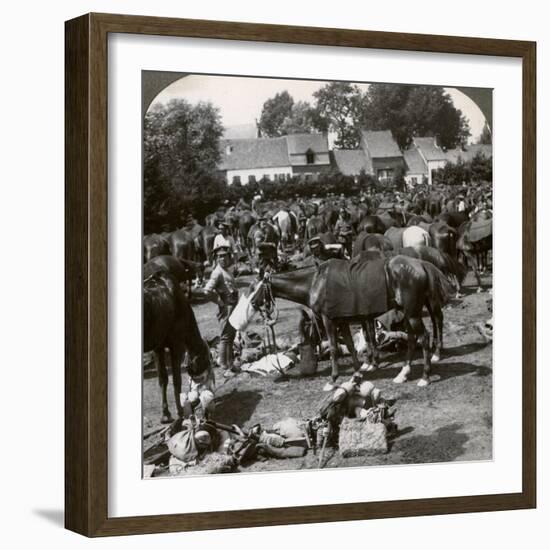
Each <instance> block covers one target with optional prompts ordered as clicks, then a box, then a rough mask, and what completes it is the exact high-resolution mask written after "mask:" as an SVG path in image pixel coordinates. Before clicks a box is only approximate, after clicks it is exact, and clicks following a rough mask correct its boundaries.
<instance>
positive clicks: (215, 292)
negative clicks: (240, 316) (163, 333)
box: [195, 245, 239, 377]
mask: <svg viewBox="0 0 550 550" xmlns="http://www.w3.org/2000/svg"><path fill="white" fill-rule="evenodd" d="M214 256H215V257H216V267H215V268H214V269H213V271H212V274H211V275H210V278H209V279H208V281H207V283H206V284H205V285H204V288H203V289H197V290H196V291H195V295H199V296H200V295H202V296H204V297H206V298H207V299H209V300H211V301H213V302H216V303H217V304H218V321H219V322H220V344H219V350H218V351H219V364H220V366H221V367H223V369H224V376H226V377H227V376H231V373H234V372H238V369H237V368H235V367H234V366H233V342H234V340H235V336H236V330H235V328H234V327H233V326H232V325H231V323H230V322H229V316H230V315H231V313H232V311H233V309H235V306H236V305H237V302H238V301H239V291H238V288H237V282H236V281H235V278H234V277H233V275H232V274H231V273H230V272H229V270H228V268H229V264H230V259H229V256H230V250H229V247H227V246H223V245H222V246H218V247H215V248H214Z"/></svg>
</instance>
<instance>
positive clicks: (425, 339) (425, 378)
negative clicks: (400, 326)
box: [409, 312, 432, 387]
mask: <svg viewBox="0 0 550 550" xmlns="http://www.w3.org/2000/svg"><path fill="white" fill-rule="evenodd" d="M409 324H410V326H411V328H412V331H413V333H414V334H415V335H416V336H420V344H421V345H422V353H423V355H424V371H423V373H422V378H421V379H420V380H419V381H418V384H417V386H420V387H422V386H427V385H428V384H429V383H430V371H431V369H432V365H431V359H430V335H429V333H428V331H427V330H426V327H425V326H424V322H423V321H422V312H420V313H419V316H418V317H412V318H411V319H409Z"/></svg>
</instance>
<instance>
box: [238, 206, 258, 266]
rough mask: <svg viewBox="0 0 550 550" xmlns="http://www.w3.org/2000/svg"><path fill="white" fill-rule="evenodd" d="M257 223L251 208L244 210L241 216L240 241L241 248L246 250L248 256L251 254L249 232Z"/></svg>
mask: <svg viewBox="0 0 550 550" xmlns="http://www.w3.org/2000/svg"><path fill="white" fill-rule="evenodd" d="M255 223H256V218H255V216H254V214H253V213H252V212H251V211H250V210H245V211H243V212H242V213H241V215H240V216H239V234H238V242H239V244H240V245H241V248H242V249H244V250H246V252H247V254H248V256H250V249H249V246H248V244H249V243H248V232H249V231H250V228H251V227H252V226H253V225H254V224H255Z"/></svg>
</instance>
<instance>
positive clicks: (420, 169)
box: [403, 147, 428, 174]
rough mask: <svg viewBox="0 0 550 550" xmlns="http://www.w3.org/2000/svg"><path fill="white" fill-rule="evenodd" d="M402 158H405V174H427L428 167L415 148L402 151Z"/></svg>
mask: <svg viewBox="0 0 550 550" xmlns="http://www.w3.org/2000/svg"><path fill="white" fill-rule="evenodd" d="M403 156H404V157H405V162H406V164H407V172H408V173H409V174H428V167H427V166H426V163H425V162H424V159H423V158H422V155H421V154H420V153H419V152H418V149H416V147H411V148H410V149H406V150H405V151H403Z"/></svg>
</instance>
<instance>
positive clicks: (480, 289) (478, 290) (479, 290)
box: [476, 286, 483, 294]
mask: <svg viewBox="0 0 550 550" xmlns="http://www.w3.org/2000/svg"><path fill="white" fill-rule="evenodd" d="M476 292H477V293H478V294H481V293H482V292H483V289H482V288H481V287H480V286H478V287H477V290H476Z"/></svg>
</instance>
